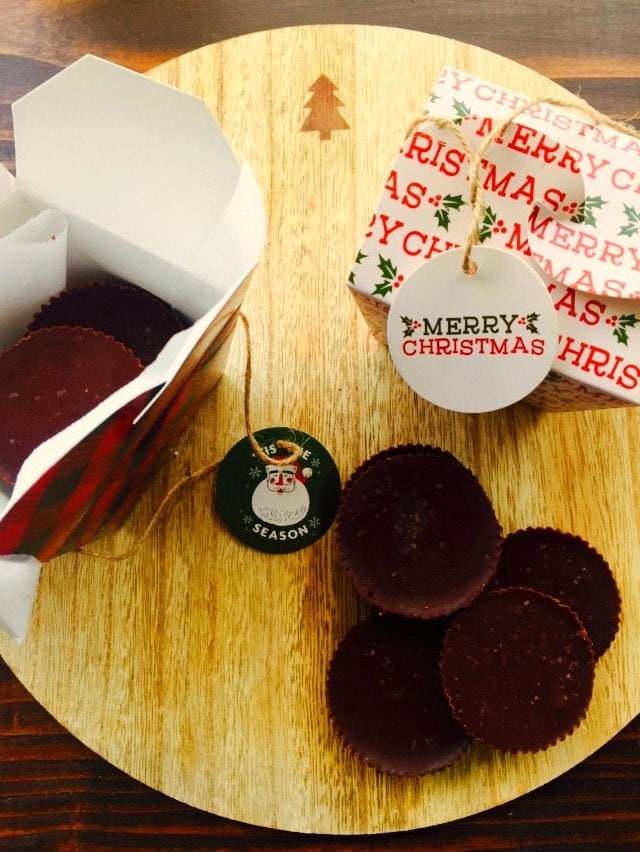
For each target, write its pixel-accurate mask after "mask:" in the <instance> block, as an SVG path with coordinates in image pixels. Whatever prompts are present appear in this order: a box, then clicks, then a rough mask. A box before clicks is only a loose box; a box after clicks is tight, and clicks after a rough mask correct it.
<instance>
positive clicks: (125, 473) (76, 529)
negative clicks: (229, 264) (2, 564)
mask: <svg viewBox="0 0 640 852" xmlns="http://www.w3.org/2000/svg"><path fill="white" fill-rule="evenodd" d="M247 283H248V280H247V282H245V283H244V284H243V286H242V287H241V288H240V289H239V290H238V292H237V293H236V294H235V297H234V299H233V301H231V302H229V303H228V304H227V305H225V308H224V309H223V311H222V312H221V313H220V314H219V315H218V316H217V317H216V318H215V320H214V322H213V323H212V324H211V326H210V327H209V328H208V329H207V331H206V332H205V334H204V335H203V336H202V338H201V339H200V340H199V341H198V343H197V344H196V346H195V347H194V349H193V350H192V351H191V352H190V354H189V356H188V357H187V359H186V360H185V362H184V364H183V365H182V366H181V368H180V370H179V371H178V373H177V375H176V376H175V377H174V379H173V380H172V382H171V383H170V385H169V386H168V387H167V388H166V389H165V390H164V392H163V394H162V396H161V397H160V399H159V400H158V402H157V403H156V404H154V405H152V407H151V408H150V409H149V411H147V412H146V414H145V415H144V416H143V417H142V418H141V419H140V420H139V421H138V422H137V423H135V424H134V422H133V421H134V420H135V418H136V416H137V415H138V414H139V413H140V412H141V411H142V410H143V409H144V407H145V405H147V403H148V402H149V400H150V399H151V398H152V397H153V396H154V394H155V393H156V392H157V389H156V390H152V391H150V392H147V393H145V394H142V395H141V396H139V397H137V398H136V399H135V400H133V401H132V402H130V403H129V404H127V405H126V406H123V408H121V409H120V410H118V411H117V412H116V413H115V414H113V415H112V416H111V417H110V418H109V419H108V420H106V421H105V422H104V423H102V424H100V426H98V427H97V428H96V429H95V430H94V431H93V432H92V433H91V434H90V435H88V436H87V437H86V438H85V439H84V440H82V441H81V442H80V443H79V444H77V445H76V446H75V447H73V448H72V449H71V450H70V451H69V453H67V455H66V456H64V457H63V458H62V459H61V460H60V461H59V462H58V463H57V464H56V465H54V466H53V467H52V468H51V469H50V470H48V471H47V472H46V473H45V474H44V475H43V476H42V477H41V479H40V480H39V481H38V482H37V483H36V484H35V485H34V486H33V487H32V488H31V489H30V490H29V491H28V492H27V493H26V494H25V495H24V496H23V497H22V498H21V499H20V500H19V501H18V502H17V503H16V505H15V506H14V507H13V508H12V509H11V510H10V511H9V512H8V513H7V515H5V517H4V518H3V520H2V522H0V554H8V553H28V554H31V555H33V556H36V557H37V558H38V559H40V560H41V561H42V562H45V561H46V560H48V559H51V558H52V557H54V556H56V555H57V554H59V553H63V552H65V551H68V550H73V549H75V548H77V547H79V546H81V545H83V544H86V543H87V542H89V541H91V540H92V539H93V538H94V537H95V536H96V535H97V534H98V532H99V531H101V530H104V529H106V528H115V527H117V526H119V524H120V523H121V522H122V521H123V520H124V518H125V517H126V516H127V515H128V513H129V512H130V511H131V509H132V508H133V506H134V504H135V502H136V501H137V499H138V497H139V496H140V492H141V491H142V489H143V488H144V486H145V485H146V483H147V482H148V479H149V477H150V476H151V474H152V472H153V470H154V469H155V467H156V466H157V464H158V462H159V461H160V460H161V458H162V453H163V451H164V450H167V449H169V447H170V446H171V445H172V443H173V442H174V441H175V439H176V438H177V436H178V435H179V434H180V433H181V432H182V431H183V430H184V429H185V428H186V426H187V424H188V422H189V420H190V419H191V418H192V416H193V413H194V411H195V409H196V407H197V406H198V405H199V404H200V403H201V402H202V400H203V398H204V396H205V395H206V394H207V393H208V392H209V391H210V390H211V389H212V388H213V386H214V385H215V383H216V382H217V380H218V379H219V377H220V375H221V373H222V370H223V367H224V362H225V360H226V355H227V351H228V344H229V341H230V338H231V333H232V331H233V329H234V327H235V322H236V319H237V311H238V309H239V306H240V303H241V300H242V296H243V295H244V291H245V289H246V285H247Z"/></svg>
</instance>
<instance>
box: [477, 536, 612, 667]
mask: <svg viewBox="0 0 640 852" xmlns="http://www.w3.org/2000/svg"><path fill="white" fill-rule="evenodd" d="M532 532H535V533H547V534H549V535H553V536H559V537H562V538H566V539H571V540H573V541H574V542H577V543H578V544H580V545H581V546H582V547H584V549H585V551H586V552H587V553H589V554H591V555H592V556H594V557H595V558H596V561H597V562H599V563H600V564H601V566H602V571H603V576H604V577H606V579H607V580H608V581H610V584H611V590H612V591H615V598H616V601H617V608H616V610H615V612H614V613H612V624H611V632H610V636H609V640H608V642H607V644H606V645H603V646H602V648H600V646H599V645H598V647H596V644H595V643H594V642H593V639H592V644H593V646H594V653H595V657H596V662H597V661H598V660H599V659H601V658H602V657H603V656H604V654H605V653H606V652H607V651H608V650H609V648H610V647H611V645H612V644H613V641H614V639H615V638H616V636H617V635H618V632H619V630H620V618H621V615H622V597H621V595H620V588H619V587H618V584H617V582H616V578H615V576H614V574H613V571H612V570H611V566H610V564H609V562H608V560H607V559H605V557H604V556H603V555H602V554H601V553H600V552H599V551H598V550H597V549H596V548H595V547H594V546H593V545H592V544H590V542H588V541H587V540H586V539H584V538H582V536H579V535H576V534H575V533H572V532H568V531H566V530H561V529H559V528H557V527H551V526H533V525H529V526H527V527H522V528H521V529H518V530H515V531H514V532H512V533H508V535H506V536H505V538H504V541H505V542H506V541H507V540H508V539H509V538H510V537H512V536H519V535H521V534H526V533H532ZM499 567H500V560H499V559H498V569H499ZM520 587H523V584H520ZM493 588H496V589H497V588H517V586H503V585H499V584H498V577H497V572H496V574H494V576H493V577H492V579H491V581H490V582H489V586H488V589H487V591H489V590H491V589H493ZM526 588H529V587H526ZM530 588H531V589H532V590H533V591H538V592H542V593H543V594H548V595H550V597H555V595H553V594H552V593H551V592H549V591H545V590H543V589H536V588H535V586H531V587H530ZM558 600H559V601H560V603H564V604H565V605H566V606H568V607H569V609H573V607H572V606H571V604H570V603H569V602H568V601H566V600H562V599H561V598H558ZM576 615H577V616H578V618H580V619H581V621H582V622H583V624H584V625H585V629H586V630H587V633H589V630H588V625H587V623H586V622H585V620H584V618H583V617H582V615H581V613H579V612H576Z"/></svg>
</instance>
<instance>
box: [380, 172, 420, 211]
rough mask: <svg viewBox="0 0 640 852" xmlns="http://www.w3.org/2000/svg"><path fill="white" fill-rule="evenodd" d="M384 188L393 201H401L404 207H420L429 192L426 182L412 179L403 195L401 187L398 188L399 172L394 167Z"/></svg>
mask: <svg viewBox="0 0 640 852" xmlns="http://www.w3.org/2000/svg"><path fill="white" fill-rule="evenodd" d="M384 188H385V190H386V192H388V193H389V197H390V198H391V199H392V201H399V202H400V204H401V205H402V206H403V207H409V208H410V209H415V208H417V207H420V204H421V203H422V200H423V198H424V197H425V195H426V194H427V192H428V187H426V186H425V185H424V184H422V183H419V182H418V181H410V183H408V184H407V186H406V188H405V190H404V192H403V193H402V196H401V195H400V189H399V188H398V172H397V171H396V169H393V171H392V172H391V173H390V175H389V177H388V178H387V182H386V183H385V185H384Z"/></svg>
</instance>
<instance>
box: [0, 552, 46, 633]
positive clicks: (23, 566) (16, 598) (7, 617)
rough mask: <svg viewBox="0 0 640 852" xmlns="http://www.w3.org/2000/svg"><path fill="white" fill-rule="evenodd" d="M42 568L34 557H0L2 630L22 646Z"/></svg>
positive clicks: (0, 615) (18, 555) (15, 555)
mask: <svg viewBox="0 0 640 852" xmlns="http://www.w3.org/2000/svg"><path fill="white" fill-rule="evenodd" d="M40 569H41V564H40V562H39V561H38V560H37V559H36V558H35V557H33V556H23V555H21V554H14V555H13V556H0V628H1V629H2V630H4V631H5V632H6V633H8V634H9V636H11V637H12V638H13V639H15V640H16V642H17V643H18V644H19V645H22V643H23V642H24V640H25V638H26V635H27V629H28V627H29V622H30V620H31V610H32V609H33V603H34V601H35V598H36V593H37V590H38V580H39V578H40Z"/></svg>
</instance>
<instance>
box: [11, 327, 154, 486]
mask: <svg viewBox="0 0 640 852" xmlns="http://www.w3.org/2000/svg"><path fill="white" fill-rule="evenodd" d="M142 369H143V368H142V364H141V363H140V361H139V360H138V359H137V358H136V357H135V356H134V355H133V354H132V353H131V352H130V351H129V350H128V349H126V348H125V347H124V346H123V345H122V344H121V343H120V342H118V341H117V340H114V339H113V338H112V337H107V336H106V335H105V334H102V333H100V332H95V331H91V330H90V329H83V328H70V327H68V326H62V327H56V328H51V329H40V330H39V331H34V332H32V333H31V334H28V335H27V336H26V337H24V338H22V340H20V341H18V343H16V344H15V345H14V346H12V347H10V348H9V349H6V350H5V351H4V352H2V353H1V354H0V411H1V412H2V416H1V417H0V479H1V480H3V481H4V482H5V483H6V484H8V485H13V484H15V480H16V477H17V475H18V471H19V470H20V467H21V465H22V463H23V462H24V460H25V459H26V458H27V456H28V455H29V454H30V453H31V452H32V450H34V449H35V448H36V447H37V446H38V445H39V444H41V443H43V442H44V441H45V440H47V439H48V438H51V437H52V436H53V435H55V434H57V433H58V432H61V431H62V430H63V429H64V428H66V427H67V426H69V425H70V424H71V423H73V422H74V421H75V420H77V419H78V418H80V417H82V416H83V415H84V414H86V413H87V412H88V411H90V410H91V409H92V408H95V406H96V405H98V403H100V402H102V401H103V400H104V399H106V398H107V397H108V396H110V395H111V394H112V393H113V392H114V391H116V390H117V389H118V388H120V387H122V386H123V385H125V384H127V383H128V382H130V381H131V380H132V379H134V378H135V377H136V376H137V375H139V373H140V372H141V371H142Z"/></svg>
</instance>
